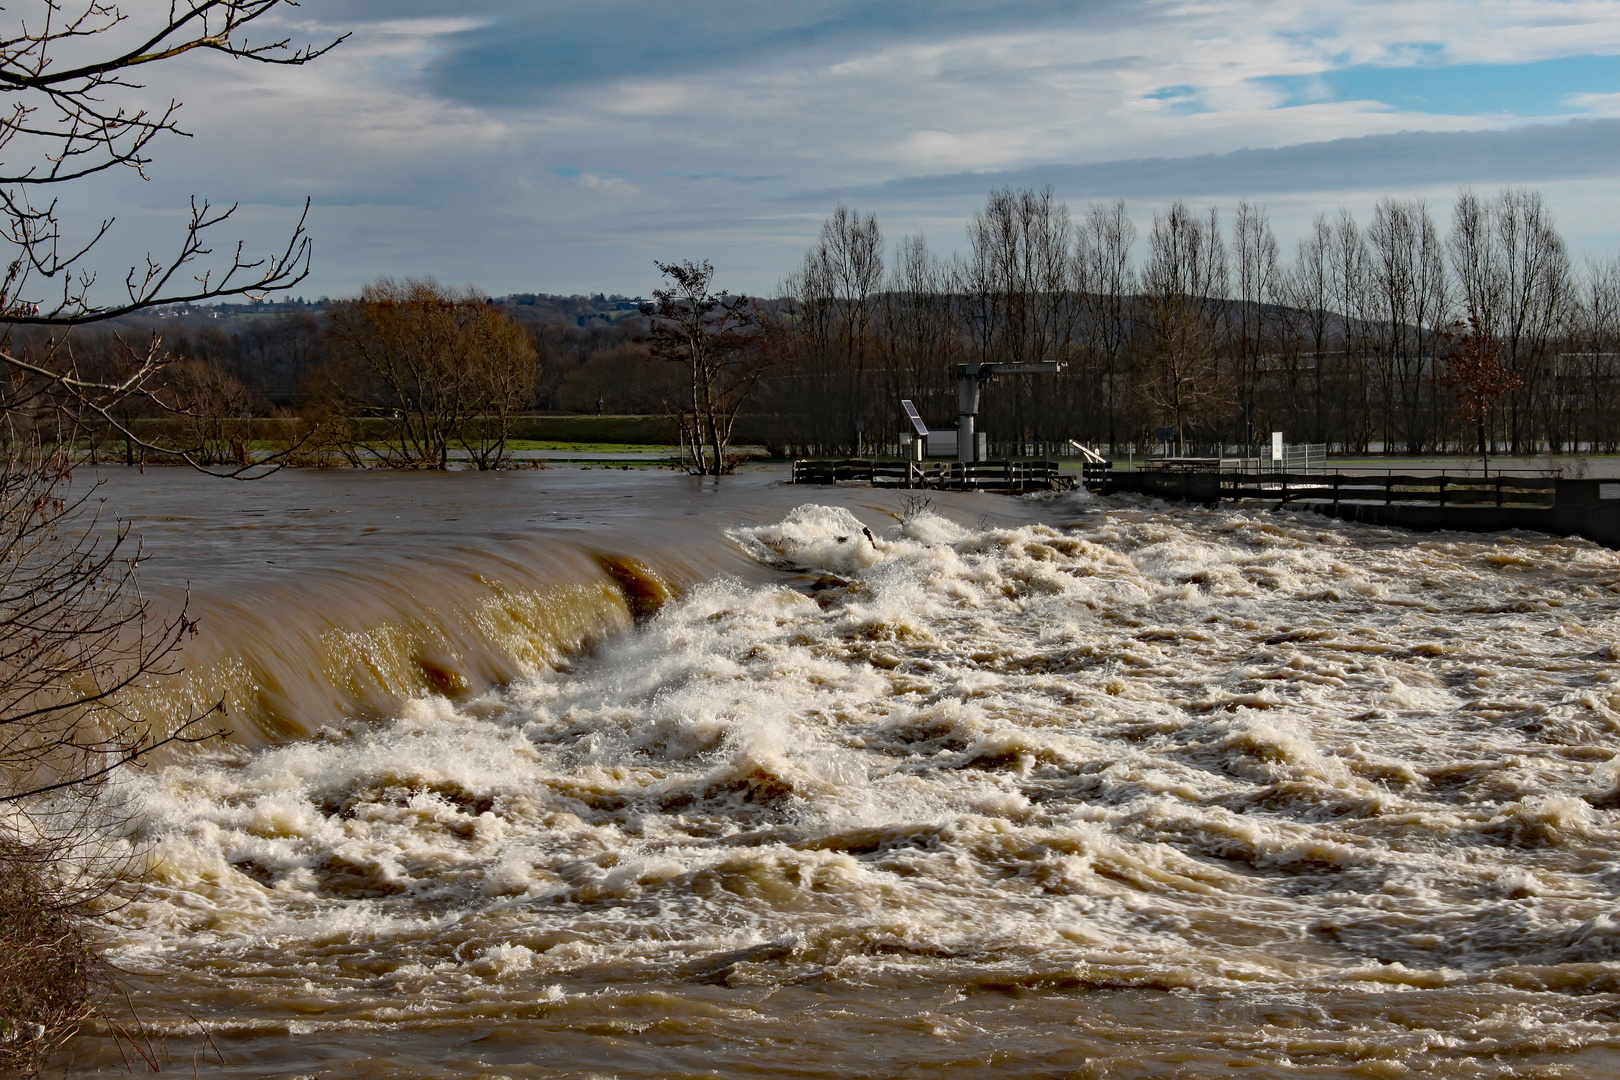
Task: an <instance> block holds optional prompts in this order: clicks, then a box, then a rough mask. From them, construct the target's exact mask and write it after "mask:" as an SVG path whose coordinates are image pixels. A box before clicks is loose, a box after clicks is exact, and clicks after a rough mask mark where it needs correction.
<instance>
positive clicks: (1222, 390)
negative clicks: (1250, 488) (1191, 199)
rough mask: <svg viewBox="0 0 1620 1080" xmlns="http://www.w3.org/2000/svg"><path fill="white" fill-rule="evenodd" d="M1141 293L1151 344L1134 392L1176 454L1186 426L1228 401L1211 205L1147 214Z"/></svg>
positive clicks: (1221, 266)
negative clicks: (1201, 213)
mask: <svg viewBox="0 0 1620 1080" xmlns="http://www.w3.org/2000/svg"><path fill="white" fill-rule="evenodd" d="M1142 291H1143V294H1144V296H1143V301H1144V304H1145V307H1146V314H1147V320H1146V321H1147V329H1148V333H1149V334H1150V335H1151V339H1152V342H1151V348H1150V351H1149V353H1148V355H1147V356H1146V358H1145V359H1146V364H1145V365H1144V370H1143V371H1142V373H1141V381H1140V383H1139V390H1140V392H1141V394H1142V395H1143V397H1144V399H1145V400H1146V402H1147V403H1148V405H1149V406H1151V407H1152V408H1153V409H1154V410H1155V411H1156V412H1158V414H1159V415H1160V416H1161V417H1162V418H1163V419H1165V420H1168V421H1169V426H1170V427H1171V429H1172V430H1173V431H1174V433H1175V435H1174V441H1175V444H1176V448H1177V450H1178V451H1179V450H1180V449H1181V447H1182V445H1183V443H1184V441H1185V439H1186V435H1187V429H1188V427H1189V426H1190V425H1191V424H1194V423H1197V422H1201V421H1204V420H1207V419H1209V418H1210V415H1211V412H1212V410H1213V408H1214V406H1216V405H1217V404H1219V403H1222V402H1224V401H1225V400H1226V399H1227V396H1228V395H1227V387H1226V385H1225V379H1224V378H1223V375H1224V373H1223V372H1222V370H1221V366H1220V363H1219V359H1218V356H1217V352H1216V350H1217V348H1218V342H1219V334H1218V329H1219V327H1218V323H1219V320H1220V318H1221V311H1222V301H1224V300H1225V298H1226V292H1227V263H1226V248H1225V245H1224V244H1223V243H1222V242H1221V234H1220V228H1219V219H1218V217H1217V215H1216V211H1215V208H1214V207H1211V208H1210V210H1209V214H1208V216H1207V217H1203V218H1200V217H1198V216H1196V215H1194V214H1193V213H1192V212H1191V211H1190V210H1189V209H1188V208H1187V204H1186V203H1183V202H1180V201H1177V202H1175V203H1172V204H1171V206H1170V208H1169V209H1168V210H1166V211H1165V212H1164V213H1162V214H1154V215H1153V231H1152V233H1151V234H1150V235H1149V237H1148V262H1147V266H1146V267H1145V268H1144V269H1143V271H1142Z"/></svg>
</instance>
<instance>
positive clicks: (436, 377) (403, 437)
mask: <svg viewBox="0 0 1620 1080" xmlns="http://www.w3.org/2000/svg"><path fill="white" fill-rule="evenodd" d="M331 325H332V333H333V336H334V337H335V338H336V340H337V341H338V342H339V343H340V344H341V346H342V348H343V349H344V350H346V351H347V353H348V354H349V355H350V356H351V357H353V358H357V359H358V360H360V361H361V362H363V364H364V365H365V367H366V368H367V369H369V371H370V372H371V374H372V375H373V376H374V377H375V378H376V380H377V382H378V384H379V385H380V386H381V388H382V391H383V400H382V401H381V402H380V404H382V405H384V406H385V407H386V408H387V409H388V410H389V411H390V412H391V414H392V420H393V425H392V426H393V434H392V436H391V437H390V439H389V440H388V442H387V443H386V444H384V445H383V446H382V447H380V448H379V452H380V453H381V454H382V457H383V460H384V461H386V462H387V463H388V464H390V465H393V466H395V467H400V468H421V467H423V466H426V467H429V468H437V469H444V468H447V467H449V463H450V450H451V447H452V445H453V444H456V443H459V444H460V445H462V446H463V447H465V448H466V449H467V450H468V451H469V452H470V453H471V455H472V461H473V463H474V464H475V465H477V466H478V468H480V469H489V468H495V467H497V466H499V464H500V461H501V458H502V455H503V454H504V452H505V447H506V438H507V433H508V425H509V422H510V419H511V417H512V415H513V414H514V413H515V412H516V410H517V409H518V407H519V406H520V405H521V403H523V402H526V401H527V400H528V399H529V398H530V397H532V396H533V393H534V383H535V362H536V361H535V354H534V348H533V346H532V345H530V343H529V338H528V335H527V334H525V333H524V332H523V330H522V328H521V327H519V326H517V325H516V324H515V323H513V322H512V321H511V320H510V319H508V318H507V317H506V316H505V315H504V314H502V313H501V312H500V311H499V310H497V309H495V308H494V307H492V306H491V305H490V304H489V303H488V302H487V301H486V300H485V299H484V298H483V296H482V295H481V294H480V293H478V292H477V291H476V290H474V289H470V288H469V289H463V290H455V289H449V288H446V287H444V286H442V285H440V284H439V283H438V282H436V281H432V280H430V279H427V280H420V281H403V282H400V281H395V280H393V279H392V278H383V279H381V280H379V281H377V282H375V283H373V284H371V285H367V286H366V287H365V288H364V289H362V290H361V291H360V296H359V298H358V299H355V300H351V301H348V302H346V303H342V304H339V305H337V306H336V307H335V308H334V310H333V312H332V316H331ZM364 404H366V402H364V401H351V403H350V408H351V411H352V410H353V409H354V408H356V407H359V406H362V405H364Z"/></svg>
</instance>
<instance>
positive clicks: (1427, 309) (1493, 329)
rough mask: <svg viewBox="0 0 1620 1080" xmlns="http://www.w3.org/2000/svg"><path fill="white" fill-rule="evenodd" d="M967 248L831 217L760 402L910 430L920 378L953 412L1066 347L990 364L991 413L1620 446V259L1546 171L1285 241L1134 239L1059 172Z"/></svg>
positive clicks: (1178, 227) (1202, 215)
mask: <svg viewBox="0 0 1620 1080" xmlns="http://www.w3.org/2000/svg"><path fill="white" fill-rule="evenodd" d="M968 241H969V245H968V252H967V254H966V255H965V256H957V257H953V258H950V259H944V258H940V257H939V256H937V255H935V254H933V253H932V252H930V251H929V249H928V247H927V245H926V244H925V242H924V240H923V238H922V237H920V236H918V237H906V238H905V239H903V240H901V241H900V242H899V243H898V244H896V245H895V246H894V248H893V249H892V251H891V250H890V249H888V248H887V247H886V245H885V243H884V239H883V235H882V231H881V228H880V227H879V224H878V222H877V220H876V218H875V217H873V216H871V215H866V216H863V215H861V214H858V213H855V212H853V211H850V210H847V209H844V208H840V209H839V210H838V211H837V212H835V213H834V215H833V216H832V217H831V218H829V219H828V220H827V222H826V223H825V225H824V226H823V229H822V233H821V237H820V240H819V241H818V242H817V243H816V245H815V246H814V247H812V248H811V249H810V251H809V252H808V253H807V254H806V256H805V259H804V263H803V265H802V266H801V267H800V268H799V269H798V270H796V271H795V272H794V273H793V274H791V275H790V276H789V277H788V278H787V280H786V282H785V286H784V289H783V293H784V299H785V300H786V305H785V309H784V313H783V315H784V329H785V331H786V332H785V333H784V335H783V337H782V343H781V346H780V351H781V364H780V366H779V367H778V369H777V374H776V375H775V376H774V378H773V379H772V380H771V381H770V382H769V384H768V387H767V394H766V396H765V399H764V400H762V401H761V402H760V403H759V407H761V408H764V409H767V410H769V411H771V412H773V413H775V414H776V415H777V417H779V418H780V420H781V422H782V424H783V427H784V438H785V439H787V440H788V441H791V442H794V443H797V444H799V445H800V446H802V447H803V448H804V449H805V450H807V451H813V452H841V451H845V450H849V449H851V448H853V447H854V445H855V444H856V442H857V432H858V431H864V438H862V440H861V441H864V442H866V443H867V444H870V443H871V442H872V441H873V440H874V438H875V439H877V440H885V439H892V438H893V435H892V432H893V431H894V429H895V428H896V427H897V426H898V419H899V414H898V412H897V407H896V401H897V399H898V398H901V397H909V398H911V399H913V400H914V401H916V402H917V404H918V406H919V407H920V408H921V410H922V412H923V414H924V417H925V419H926V420H927V421H928V422H929V423H930V424H931V425H940V426H944V427H954V426H955V418H954V414H955V411H956V409H955V404H956V398H955V384H954V381H953V380H951V379H950V378H949V377H948V369H949V367H950V365H952V364H954V363H964V362H969V363H970V362H992V363H1002V362H1007V363H1024V362H1038V361H1059V362H1062V363H1063V364H1064V365H1065V367H1064V369H1063V372H1062V373H1061V374H1059V375H1056V376H1049V375H1033V376H1015V377H1011V378H1005V379H998V380H996V381H995V382H992V383H991V384H990V385H989V387H988V388H987V389H986V391H985V394H984V399H983V406H982V408H983V411H982V413H981V420H980V429H981V430H984V431H987V432H988V433H989V434H990V438H991V439H992V440H1001V441H1004V442H1011V441H1015V440H1016V441H1027V442H1039V441H1052V440H1062V439H1069V438H1074V439H1078V440H1081V441H1083V442H1085V443H1087V444H1091V445H1095V446H1100V447H1103V448H1109V449H1113V450H1114V451H1116V452H1117V451H1119V450H1120V449H1121V448H1122V447H1123V446H1124V445H1126V444H1132V445H1135V446H1142V445H1144V444H1151V443H1157V442H1159V441H1160V436H1161V435H1163V434H1168V435H1169V436H1170V438H1172V439H1175V440H1177V441H1179V442H1180V443H1181V445H1182V447H1183V449H1193V448H1198V447H1212V446H1215V445H1220V444H1225V445H1227V446H1230V445H1233V444H1247V443H1252V442H1259V441H1263V440H1265V439H1266V438H1267V437H1268V436H1267V434H1266V433H1268V432H1270V431H1272V430H1281V431H1284V432H1285V433H1286V434H1287V438H1288V441H1290V442H1313V443H1326V444H1329V445H1330V446H1331V447H1332V448H1333V449H1335V450H1337V451H1350V452H1362V453H1364V452H1367V451H1369V450H1370V449H1379V448H1382V449H1386V450H1388V451H1390V452H1403V453H1424V452H1445V451H1452V450H1461V451H1470V452H1471V451H1474V450H1476V449H1477V448H1478V447H1477V441H1478V437H1479V429H1480V424H1481V422H1482V423H1483V427H1484V433H1485V436H1486V438H1487V440H1488V441H1489V442H1490V443H1491V444H1492V445H1493V447H1499V448H1505V449H1508V450H1511V451H1513V452H1516V453H1531V452H1538V451H1543V450H1550V451H1554V452H1557V451H1572V450H1589V451H1604V452H1613V451H1615V450H1616V449H1617V448H1620V393H1617V392H1616V391H1617V390H1620V385H1617V379H1616V376H1617V373H1620V364H1617V361H1620V340H1617V338H1620V260H1614V261H1609V262H1603V263H1594V262H1588V263H1586V264H1584V265H1581V266H1574V265H1572V264H1571V260H1570V257H1569V255H1568V252H1567V249H1566V247H1565V244H1564V241H1563V239H1562V238H1561V237H1560V236H1559V233H1558V231H1557V229H1556V228H1555V227H1554V223H1553V220H1552V215H1551V214H1550V213H1549V211H1548V209H1547V207H1546V205H1545V203H1544V201H1543V199H1542V196H1541V195H1540V193H1539V192H1536V191H1533V190H1525V189H1520V188H1511V189H1508V190H1506V191H1503V192H1501V193H1500V194H1499V195H1497V196H1495V197H1493V198H1481V197H1479V196H1477V195H1474V194H1472V193H1463V194H1462V195H1460V196H1459V197H1458V198H1457V200H1456V203H1455V205H1454V206H1453V207H1452V208H1451V211H1450V219H1449V221H1447V222H1444V223H1442V222H1440V221H1438V220H1437V215H1436V212H1435V211H1434V209H1433V208H1432V207H1430V206H1429V205H1428V204H1426V203H1425V202H1424V201H1423V200H1421V199H1411V200H1399V199H1384V200H1383V201H1381V202H1379V203H1378V205H1377V206H1376V207H1375V209H1374V211H1373V214H1372V217H1371V219H1370V220H1367V221H1358V220H1357V219H1356V218H1355V217H1354V216H1353V215H1352V214H1351V213H1349V212H1348V211H1344V210H1340V211H1337V212H1336V213H1333V214H1328V213H1323V214H1319V215H1317V216H1316V218H1315V220H1314V222H1313V223H1312V227H1311V229H1310V230H1309V232H1308V233H1307V235H1306V236H1305V237H1304V239H1302V240H1301V241H1300V242H1299V244H1298V247H1297V248H1296V250H1295V252H1294V255H1293V258H1292V260H1284V258H1283V257H1282V254H1281V252H1280V250H1279V246H1278V243H1277V240H1276V238H1275V236H1274V235H1273V231H1272V227H1271V224H1270V222H1269V220H1268V218H1267V215H1266V212H1265V210H1264V209H1263V208H1261V207H1258V206H1255V205H1253V204H1250V203H1246V202H1244V203H1239V204H1238V206H1237V208H1236V212H1235V214H1234V215H1232V216H1231V218H1230V219H1229V223H1228V221H1226V220H1223V218H1222V215H1221V214H1220V213H1219V211H1218V210H1217V209H1216V208H1214V207H1207V208H1204V209H1201V210H1194V209H1193V208H1191V207H1189V206H1187V205H1186V204H1185V203H1182V202H1177V203H1174V204H1173V205H1171V206H1169V207H1168V208H1166V209H1165V210H1163V211H1161V212H1159V213H1156V214H1155V215H1154V218H1153V224H1152V227H1151V230H1150V231H1149V234H1148V236H1147V237H1146V238H1145V243H1140V242H1139V237H1138V235H1137V230H1136V228H1135V226H1134V224H1133V223H1132V220H1131V217H1130V216H1129V214H1128V213H1127V208H1126V205H1125V204H1124V203H1123V202H1114V203H1109V204H1102V205H1092V206H1090V207H1088V209H1087V211H1086V213H1085V215H1084V216H1083V217H1082V218H1081V219H1080V220H1075V219H1074V218H1073V217H1071V214H1070V211H1069V209H1068V207H1067V206H1066V205H1065V204H1064V203H1063V202H1061V201H1060V200H1057V199H1055V198H1054V197H1053V196H1052V193H1051V192H1050V190H1047V191H1011V190H1008V191H999V192H995V193H993V194H992V195H991V196H990V197H989V199H988V201H987V203H986V205H985V207H984V209H983V210H982V211H981V212H980V213H978V214H977V215H975V216H974V218H973V219H972V220H971V221H970V222H969V225H968ZM1470 356H1472V357H1475V358H1476V359H1478V357H1480V356H1483V357H1484V358H1485V360H1486V361H1488V362H1489V363H1488V364H1485V365H1482V364H1480V363H1474V364H1473V365H1472V366H1470V365H1468V364H1464V363H1461V362H1460V361H1461V360H1462V359H1465V358H1466V357H1470ZM1493 365H1494V367H1495V368H1499V371H1486V372H1485V373H1484V374H1483V375H1482V374H1481V370H1480V369H1481V367H1482V366H1485V367H1491V366H1493ZM1482 379H1483V380H1485V381H1486V382H1488V383H1489V387H1490V389H1487V390H1486V391H1484V392H1483V397H1481V395H1480V392H1479V391H1480V387H1479V385H1478V384H1479V383H1480V382H1481V380H1482ZM1470 380H1473V385H1470V382H1469V381H1470ZM1490 380H1494V382H1492V381H1490ZM1470 397H1472V398H1473V399H1475V400H1479V401H1484V402H1486V403H1487V404H1488V405H1489V408H1488V409H1486V410H1485V413H1486V415H1484V416H1483V417H1482V418H1477V419H1476V418H1472V417H1470V416H1469V415H1468V411H1469V410H1468V409H1467V408H1466V407H1464V406H1465V404H1466V402H1467V400H1468V399H1470Z"/></svg>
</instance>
